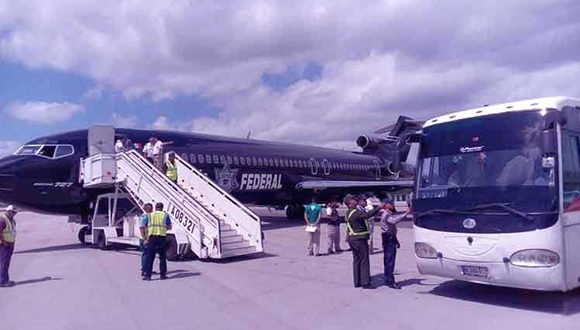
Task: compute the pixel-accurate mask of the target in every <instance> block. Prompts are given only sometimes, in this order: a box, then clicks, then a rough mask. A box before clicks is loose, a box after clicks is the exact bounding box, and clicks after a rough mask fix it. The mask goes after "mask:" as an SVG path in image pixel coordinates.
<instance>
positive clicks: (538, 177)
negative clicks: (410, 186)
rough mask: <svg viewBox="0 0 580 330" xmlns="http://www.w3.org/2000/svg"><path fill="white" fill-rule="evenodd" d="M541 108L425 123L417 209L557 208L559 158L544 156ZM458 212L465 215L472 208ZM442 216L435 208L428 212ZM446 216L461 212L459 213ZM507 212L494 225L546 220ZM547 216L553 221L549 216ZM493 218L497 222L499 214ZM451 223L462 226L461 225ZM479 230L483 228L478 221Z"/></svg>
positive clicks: (525, 226)
mask: <svg viewBox="0 0 580 330" xmlns="http://www.w3.org/2000/svg"><path fill="white" fill-rule="evenodd" d="M544 114H545V112H542V111H540V110H538V111H522V112H511V113H503V114H496V115H490V116H482V117H476V118H469V119H464V120H458V121H455V122H450V123H443V124H439V125H434V126H431V127H426V128H424V130H423V137H422V139H421V145H420V151H419V162H418V167H417V168H418V173H417V187H416V188H417V189H416V205H415V211H416V212H419V213H421V212H422V211H423V212H425V211H429V210H433V209H444V210H447V211H449V210H455V211H457V210H460V211H464V210H469V209H473V208H478V207H479V206H481V205H485V204H491V203H502V204H506V205H509V206H510V207H512V208H514V209H517V210H518V211H521V212H525V213H533V214H540V213H541V214H548V213H549V214H552V213H553V212H554V211H556V206H557V184H556V178H557V175H556V170H557V169H556V167H555V166H554V164H555V163H557V162H555V160H554V159H551V162H550V161H547V159H546V158H545V157H542V153H541V150H540V148H539V137H540V132H541V127H542V125H543V120H544V119H543V118H544V116H543V115H544ZM550 164H552V165H550ZM478 209H479V208H478ZM500 211H501V210H499V209H493V208H492V209H490V210H485V211H481V212H474V213H478V216H479V217H482V218H485V217H486V215H489V214H495V215H498V214H504V213H505V212H500ZM461 215H462V216H463V217H462V219H464V218H465V215H470V213H469V212H465V213H461ZM504 215H505V214H504ZM445 217H446V216H442V215H441V214H438V215H437V216H435V215H434V216H433V217H432V218H438V219H441V218H445ZM448 217H449V218H454V217H457V218H461V216H459V215H456V216H448ZM424 218H426V219H427V220H425V219H423V220H421V219H419V220H418V222H419V224H420V223H421V222H423V223H425V222H427V223H428V222H429V221H430V220H428V219H429V218H430V217H428V216H426V217H424ZM508 218H509V216H508V215H505V216H504V217H503V221H504V223H501V224H498V223H495V224H494V227H493V230H492V231H494V232H497V231H504V230H508V231H519V230H533V229H537V228H538V225H539V226H545V225H546V221H545V220H546V219H543V220H542V219H540V218H542V217H541V216H538V217H536V218H534V217H532V218H533V219H536V220H534V221H528V222H525V223H524V222H522V221H519V222H518V223H517V225H515V226H510V225H508V224H507V223H505V219H508ZM549 218H550V219H549V221H548V222H551V221H552V218H553V216H550V217H549ZM495 220H497V221H498V222H501V221H500V220H499V218H498V217H497V216H496V218H495ZM431 221H435V220H431ZM492 222H493V221H492ZM438 225H443V226H445V225H444V224H438ZM483 227H485V226H483ZM455 229H456V231H464V229H461V228H459V227H457V228H455ZM488 229H489V228H488ZM479 230H482V232H487V231H486V229H485V228H482V227H480V228H479Z"/></svg>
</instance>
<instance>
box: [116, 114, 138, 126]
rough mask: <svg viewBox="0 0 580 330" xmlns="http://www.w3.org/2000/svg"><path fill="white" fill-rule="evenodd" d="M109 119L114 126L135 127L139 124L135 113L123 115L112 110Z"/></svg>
mask: <svg viewBox="0 0 580 330" xmlns="http://www.w3.org/2000/svg"><path fill="white" fill-rule="evenodd" d="M111 119H112V121H113V125H114V126H115V127H121V128H135V127H137V126H139V118H137V116H136V115H129V116H124V115H121V114H118V113H116V112H114V113H113V116H112V118H111Z"/></svg>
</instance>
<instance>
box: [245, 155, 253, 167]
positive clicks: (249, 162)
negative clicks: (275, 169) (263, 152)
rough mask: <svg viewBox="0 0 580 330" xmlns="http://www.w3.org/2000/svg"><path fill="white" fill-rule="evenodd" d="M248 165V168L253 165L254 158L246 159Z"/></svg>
mask: <svg viewBox="0 0 580 330" xmlns="http://www.w3.org/2000/svg"><path fill="white" fill-rule="evenodd" d="M246 165H248V166H250V165H252V158H250V157H246Z"/></svg>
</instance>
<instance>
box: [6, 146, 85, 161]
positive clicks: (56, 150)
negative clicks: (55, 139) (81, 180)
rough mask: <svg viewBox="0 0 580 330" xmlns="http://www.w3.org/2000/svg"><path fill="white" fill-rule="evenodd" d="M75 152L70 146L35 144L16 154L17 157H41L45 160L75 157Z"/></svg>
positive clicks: (23, 148) (22, 148) (21, 149)
mask: <svg viewBox="0 0 580 330" xmlns="http://www.w3.org/2000/svg"><path fill="white" fill-rule="evenodd" d="M74 153H75V150H74V148H73V146H71V145H69V144H63V145H60V144H44V145H41V144H35V145H32V144H31V145H25V146H23V147H21V148H20V149H18V151H16V152H15V153H14V155H16V156H39V157H43V158H50V159H56V158H63V157H67V156H70V155H73V154H74Z"/></svg>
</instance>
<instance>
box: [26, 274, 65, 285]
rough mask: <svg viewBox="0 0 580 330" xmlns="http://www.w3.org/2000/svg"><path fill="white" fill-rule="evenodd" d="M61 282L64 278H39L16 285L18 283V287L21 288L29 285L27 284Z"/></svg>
mask: <svg viewBox="0 0 580 330" xmlns="http://www.w3.org/2000/svg"><path fill="white" fill-rule="evenodd" d="M60 280H62V278H58V277H50V276H45V277H42V278H37V279H32V280H24V281H17V282H15V283H16V285H18V286H21V285H27V284H35V283H40V282H47V281H60Z"/></svg>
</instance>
